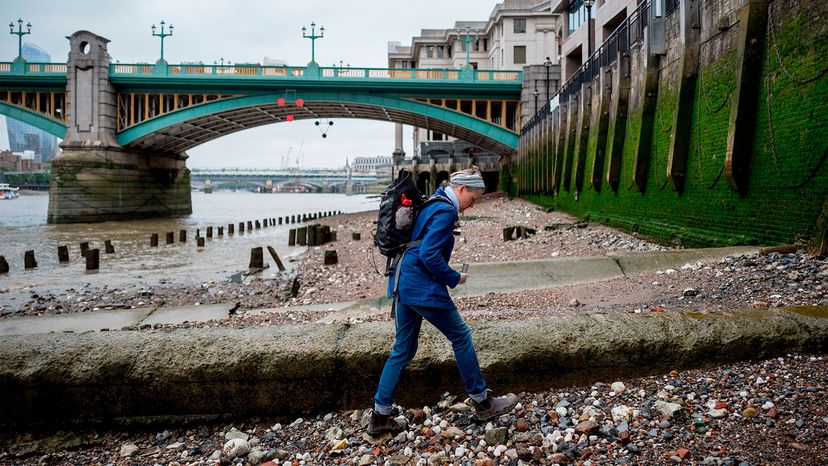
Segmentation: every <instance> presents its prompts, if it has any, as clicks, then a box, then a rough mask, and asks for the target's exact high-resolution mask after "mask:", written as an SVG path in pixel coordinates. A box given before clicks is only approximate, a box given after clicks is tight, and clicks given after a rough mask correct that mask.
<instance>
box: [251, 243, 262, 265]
mask: <svg viewBox="0 0 828 466" xmlns="http://www.w3.org/2000/svg"><path fill="white" fill-rule="evenodd" d="M249 268H251V269H263V268H264V251H263V250H262V248H261V247H257V248H253V249H251V250H250V266H249Z"/></svg>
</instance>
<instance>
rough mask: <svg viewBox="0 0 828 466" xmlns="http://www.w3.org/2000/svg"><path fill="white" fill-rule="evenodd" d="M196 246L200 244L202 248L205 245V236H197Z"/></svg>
mask: <svg viewBox="0 0 828 466" xmlns="http://www.w3.org/2000/svg"><path fill="white" fill-rule="evenodd" d="M196 246H198V247H200V248H203V247H204V237H203V236H199V237H198V238H196Z"/></svg>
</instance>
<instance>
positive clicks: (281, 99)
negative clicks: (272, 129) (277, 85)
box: [276, 97, 285, 107]
mask: <svg viewBox="0 0 828 466" xmlns="http://www.w3.org/2000/svg"><path fill="white" fill-rule="evenodd" d="M276 104H277V105H278V106H280V107H284V106H285V99H283V98H281V97H279V98H278V99H276Z"/></svg>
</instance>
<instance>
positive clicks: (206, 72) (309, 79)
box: [0, 63, 522, 155]
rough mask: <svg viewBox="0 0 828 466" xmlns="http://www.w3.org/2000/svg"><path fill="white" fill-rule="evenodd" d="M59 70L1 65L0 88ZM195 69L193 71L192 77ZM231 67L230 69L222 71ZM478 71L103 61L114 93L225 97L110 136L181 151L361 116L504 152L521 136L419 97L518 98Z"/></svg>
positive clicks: (56, 75)
mask: <svg viewBox="0 0 828 466" xmlns="http://www.w3.org/2000/svg"><path fill="white" fill-rule="evenodd" d="M61 66H63V70H64V73H65V65H61V64H29V66H28V67H26V68H24V71H23V72H21V71H20V69H19V68H18V69H17V70H10V68H6V67H4V63H0V91H3V90H23V91H36V90H44V91H46V90H50V91H54V90H55V89H56V88H59V87H60V86H61V85H62V86H63V88H64V89H65V86H66V77H65V74H64V75H63V76H62V77H61V73H60V70H61V68H60V67H61ZM193 70H197V71H198V72H193ZM228 71H232V73H228ZM497 73H504V72H500V71H477V70H433V69H428V70H418V69H411V70H389V69H382V68H349V69H341V68H325V67H322V68H305V67H262V66H256V65H238V64H237V65H235V66H232V67H228V66H224V67H222V66H210V65H198V66H193V65H166V64H164V65H163V66H161V67H160V68H159V65H142V64H138V65H121V64H112V65H110V72H109V75H110V82H111V83H112V84H113V86H114V87H115V88H116V90H117V91H118V92H119V93H129V92H132V93H157V94H163V93H193V94H195V93H215V94H223V95H233V96H234V97H231V98H224V99H220V100H216V101H211V102H206V103H202V104H198V105H193V106H191V107H187V108H183V109H180V110H176V111H172V112H168V113H166V114H163V115H160V116H156V117H152V118H150V119H148V120H146V121H143V122H140V123H138V124H135V125H133V126H131V127H129V128H127V129H125V130H122V131H120V132H118V133H117V140H118V143H119V144H121V145H123V146H126V147H132V148H140V149H144V150H154V151H160V152H173V153H180V152H183V151H186V150H187V149H190V148H192V147H195V146H197V145H199V144H202V143H204V142H207V141H209V140H212V139H216V138H218V137H221V136H223V135H226V134H230V133H233V132H236V131H241V130H243V129H247V128H252V127H255V126H261V125H265V124H271V123H279V122H284V121H286V120H287V115H288V114H291V115H293V117H294V118H295V119H296V120H301V119H320V118H361V119H372V120H379V121H389V122H395V123H403V124H408V125H412V126H417V127H421V128H427V129H432V130H435V131H439V132H441V133H444V134H447V135H450V136H453V137H456V138H459V139H462V140H465V141H468V142H470V143H473V144H476V145H478V146H479V147H481V148H482V149H484V150H488V151H491V152H493V153H496V154H502V155H507V154H511V153H513V152H514V150H516V148H517V146H518V140H519V135H518V134H517V133H516V132H515V131H511V130H509V129H507V128H504V127H502V126H500V125H498V124H494V123H491V122H489V121H486V120H485V119H481V118H477V117H474V116H471V115H468V114H465V113H462V112H460V111H456V110H452V109H448V108H444V107H440V106H437V105H431V104H427V103H424V102H419V101H416V100H414V99H417V98H421V99H422V98H432V99H434V98H438V99H439V98H446V99H472V100H488V99H491V100H513V101H514V100H519V99H520V90H521V84H522V82H521V78H522V75H521V73H520V72H509V73H511V74H512V75H511V76H508V78H510V79H503V78H502V77H498V75H497ZM280 97H286V100H289V101H290V100H291V97H293V98H294V99H295V98H297V97H298V98H302V99H304V101H305V106H304V107H301V108H300V107H295V106H294V107H293V108H291V107H290V106H289V105H288V106H284V107H279V106H278V105H277V104H276V100H277V99H278V98H280ZM0 113H2V114H4V115H7V116H9V117H11V118H15V119H18V120H21V121H24V122H26V123H28V124H31V125H33V126H35V127H38V128H40V129H43V130H45V131H47V132H49V133H50V134H54V135H55V136H58V137H63V136H64V135H65V133H66V126H65V124H64V123H62V122H60V121H58V120H55V119H52V118H49V117H47V116H44V115H41V114H38V113H37V112H35V111H32V110H28V109H26V108H24V107H21V106H18V105H13V104H9V103H5V102H0Z"/></svg>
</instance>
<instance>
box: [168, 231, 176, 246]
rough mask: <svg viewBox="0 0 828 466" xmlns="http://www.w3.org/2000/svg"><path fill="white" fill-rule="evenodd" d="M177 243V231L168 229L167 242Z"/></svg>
mask: <svg viewBox="0 0 828 466" xmlns="http://www.w3.org/2000/svg"><path fill="white" fill-rule="evenodd" d="M173 243H175V233H173V232H171V231H168V232H167V244H173Z"/></svg>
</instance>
